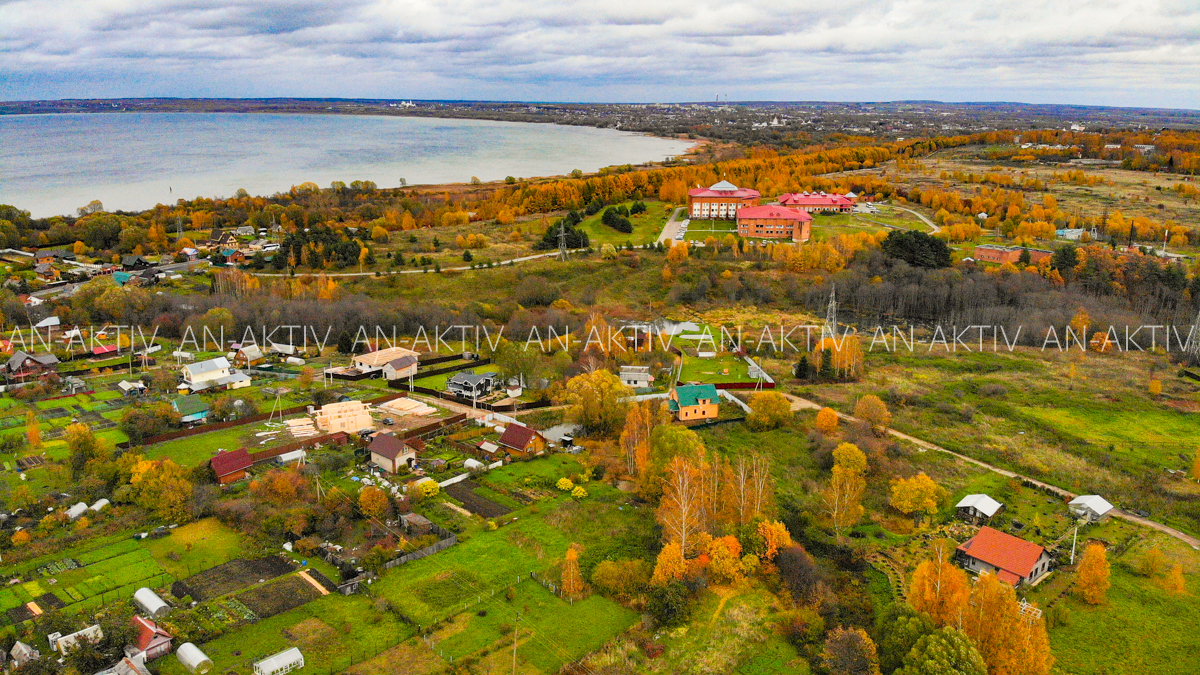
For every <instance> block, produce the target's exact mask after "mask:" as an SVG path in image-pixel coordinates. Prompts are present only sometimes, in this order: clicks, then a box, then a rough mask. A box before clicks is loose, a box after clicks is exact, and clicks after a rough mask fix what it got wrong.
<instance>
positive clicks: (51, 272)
mask: <svg viewBox="0 0 1200 675" xmlns="http://www.w3.org/2000/svg"><path fill="white" fill-rule="evenodd" d="M33 273H34V274H36V275H37V278H39V279H41V280H42V281H58V279H59V277H61V276H62V273H61V272H59V271H58V270H57V269H56V268H55V267H54V266H53V265H51V264H50V263H42V264H40V265H37V266H35V267H34V268H33Z"/></svg>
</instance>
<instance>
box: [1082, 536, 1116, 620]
mask: <svg viewBox="0 0 1200 675" xmlns="http://www.w3.org/2000/svg"><path fill="white" fill-rule="evenodd" d="M1078 574H1079V578H1078V580H1077V581H1076V585H1077V586H1078V587H1079V594H1080V595H1081V596H1083V600H1084V602H1086V603H1088V604H1089V605H1099V604H1101V603H1103V602H1104V599H1105V598H1106V597H1107V595H1108V587H1109V581H1108V576H1109V565H1108V552H1107V551H1106V550H1105V548H1104V545H1103V544H1099V543H1091V544H1088V545H1087V548H1085V549H1083V559H1082V560H1080V561H1079V572H1078Z"/></svg>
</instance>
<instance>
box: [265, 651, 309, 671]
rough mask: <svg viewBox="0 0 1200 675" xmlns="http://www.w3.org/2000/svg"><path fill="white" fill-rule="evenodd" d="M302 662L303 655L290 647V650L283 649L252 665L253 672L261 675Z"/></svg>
mask: <svg viewBox="0 0 1200 675" xmlns="http://www.w3.org/2000/svg"><path fill="white" fill-rule="evenodd" d="M303 660H304V655H303V654H301V653H300V650H299V649H298V648H296V647H292V648H291V649H285V650H283V651H281V652H279V653H278V654H272V655H271V656H268V657H267V658H265V659H263V660H262V661H256V662H255V663H254V670H255V671H256V672H262V673H273V672H275V671H276V670H279V669H280V668H284V667H285V666H288V665H291V664H293V663H296V662H298V661H303Z"/></svg>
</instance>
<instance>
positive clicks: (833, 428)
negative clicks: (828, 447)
mask: <svg viewBox="0 0 1200 675" xmlns="http://www.w3.org/2000/svg"><path fill="white" fill-rule="evenodd" d="M816 426H817V431H820V432H821V433H822V434H825V435H826V436H832V435H833V434H835V433H837V428H838V414H837V412H836V411H834V409H833V408H821V410H820V412H818V413H817V422H816Z"/></svg>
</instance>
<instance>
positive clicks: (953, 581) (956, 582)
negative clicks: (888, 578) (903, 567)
mask: <svg viewBox="0 0 1200 675" xmlns="http://www.w3.org/2000/svg"><path fill="white" fill-rule="evenodd" d="M932 549H933V558H932V559H931V560H925V561H923V562H921V563H920V564H919V565H917V569H916V570H915V571H914V572H913V576H912V582H911V583H910V584H909V589H908V604H910V605H912V607H913V609H915V610H917V611H918V612H922V613H924V614H927V615H929V618H930V619H932V620H933V623H934V625H935V626H952V625H958V621H959V617H960V616H961V614H962V611H963V608H964V607H965V606H966V603H967V598H968V597H969V596H970V594H971V586H970V583H969V581H968V579H967V573H966V572H964V571H963V570H962V569H961V568H960V567H958V566H957V565H955V564H954V563H953V562H951V560H952V556H953V552H954V546H953V544H952V542H949V541H947V540H944V539H943V540H939V541H936V542H934V545H933V547H932Z"/></svg>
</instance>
